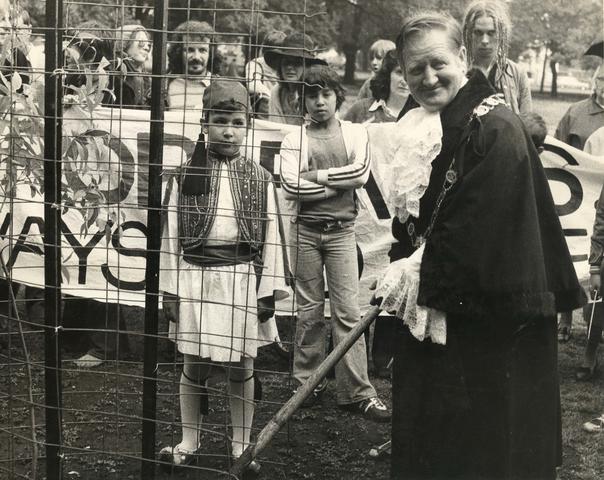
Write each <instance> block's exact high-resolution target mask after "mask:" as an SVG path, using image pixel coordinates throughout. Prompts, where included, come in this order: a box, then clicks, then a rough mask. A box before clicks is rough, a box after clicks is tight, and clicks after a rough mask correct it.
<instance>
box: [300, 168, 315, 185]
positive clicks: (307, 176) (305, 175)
mask: <svg viewBox="0 0 604 480" xmlns="http://www.w3.org/2000/svg"><path fill="white" fill-rule="evenodd" d="M300 178H301V179H303V180H306V181H308V182H314V183H317V170H311V171H310V172H302V173H300Z"/></svg>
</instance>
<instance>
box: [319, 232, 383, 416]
mask: <svg viewBox="0 0 604 480" xmlns="http://www.w3.org/2000/svg"><path fill="white" fill-rule="evenodd" d="M324 258H325V270H326V273H327V284H328V287H329V305H330V308H331V319H332V332H333V340H334V346H335V345H337V344H338V343H340V341H341V340H342V339H343V338H344V337H345V336H346V335H347V334H348V332H350V330H351V329H352V328H353V327H354V326H355V325H356V323H357V322H358V321H359V320H360V318H361V314H360V309H359V299H358V291H359V280H358V265H357V262H356V261H355V260H356V237H355V233H354V227H353V226H350V227H344V228H342V229H339V230H333V231H330V232H328V233H326V234H325V242H324ZM336 381H337V386H338V388H337V398H338V404H340V405H348V404H352V403H357V402H360V401H362V400H365V399H367V398H371V397H375V396H376V392H375V388H373V385H371V383H370V382H369V377H368V375H367V351H366V349H365V340H364V339H363V337H362V336H361V337H360V338H359V339H357V341H356V342H355V343H354V345H353V346H352V347H351V348H350V350H348V352H347V353H346V355H344V357H343V358H342V360H340V362H338V364H337V365H336Z"/></svg>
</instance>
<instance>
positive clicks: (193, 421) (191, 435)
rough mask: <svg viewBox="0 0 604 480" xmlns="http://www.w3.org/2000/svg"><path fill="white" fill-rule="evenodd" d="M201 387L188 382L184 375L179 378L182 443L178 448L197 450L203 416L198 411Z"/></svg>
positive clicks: (202, 390)
mask: <svg viewBox="0 0 604 480" xmlns="http://www.w3.org/2000/svg"><path fill="white" fill-rule="evenodd" d="M203 392H204V389H203V386H200V385H199V383H195V382H192V381H190V380H189V379H188V378H187V377H185V375H184V374H182V375H181V376H180V415H181V421H182V442H181V443H180V446H181V447H182V448H184V449H186V450H197V449H198V448H199V437H200V435H201V426H202V423H203V415H202V414H201V411H200V404H201V399H200V397H201V394H202V393H203Z"/></svg>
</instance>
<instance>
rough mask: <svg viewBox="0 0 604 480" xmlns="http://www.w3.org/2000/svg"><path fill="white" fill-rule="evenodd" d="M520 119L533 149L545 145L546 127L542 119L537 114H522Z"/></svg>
mask: <svg viewBox="0 0 604 480" xmlns="http://www.w3.org/2000/svg"><path fill="white" fill-rule="evenodd" d="M520 118H521V120H522V122H523V123H524V126H525V127H526V130H527V132H528V133H529V135H530V136H531V140H532V141H533V144H534V145H535V148H537V149H538V148H540V147H542V146H543V144H544V143H545V137H547V125H546V124H545V120H544V119H543V117H542V116H541V115H539V114H537V113H534V112H529V113H522V114H521V115H520Z"/></svg>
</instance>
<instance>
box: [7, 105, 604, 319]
mask: <svg viewBox="0 0 604 480" xmlns="http://www.w3.org/2000/svg"><path fill="white" fill-rule="evenodd" d="M94 116H95V118H94V120H93V121H90V120H89V119H88V120H87V119H86V117H85V115H82V112H77V111H74V112H71V115H70V114H69V113H68V114H67V115H66V120H65V128H64V132H66V133H65V135H66V136H65V138H64V142H67V144H66V145H65V148H76V149H80V150H81V149H84V150H86V155H87V156H88V165H95V162H96V165H97V166H98V168H97V169H92V170H90V171H85V170H84V171H83V170H82V169H81V168H79V169H77V171H76V169H75V168H74V166H73V165H71V164H70V163H69V162H64V164H63V176H64V182H65V183H67V184H69V185H70V187H71V189H73V190H74V191H78V190H80V189H82V188H84V186H85V185H89V184H90V182H91V179H93V180H94V181H96V182H97V184H98V185H99V190H100V191H101V192H102V194H103V197H104V198H105V199H106V206H104V207H103V208H100V209H96V210H94V211H90V212H89V226H88V228H87V229H83V224H84V223H85V222H84V219H83V216H82V213H81V212H80V211H78V210H77V209H75V208H69V209H68V210H67V211H64V212H63V215H62V222H61V225H60V230H61V233H62V258H63V262H62V263H63V271H62V274H63V277H62V282H63V283H62V289H63V292H64V293H65V294H70V295H76V296H82V297H88V298H95V299H98V300H102V301H108V302H121V303H124V304H131V305H142V304H143V303H144V290H145V282H144V279H145V262H146V250H145V249H146V221H147V193H148V192H147V183H148V178H149V177H148V166H149V157H150V155H149V126H150V124H149V112H145V111H135V110H121V111H120V110H117V109H102V108H101V109H97V110H95V113H94ZM292 128H295V127H291V126H287V125H281V124H276V123H270V122H266V121H261V120H257V121H256V122H255V123H254V128H253V129H251V130H250V132H249V135H248V144H249V145H252V147H251V149H250V151H249V152H248V154H249V155H251V156H252V157H253V158H254V159H257V161H259V162H260V164H261V165H263V166H264V167H265V168H267V170H269V171H270V172H271V173H273V175H274V177H275V180H276V182H277V184H278V183H279V147H280V144H281V140H282V139H283V137H284V135H285V134H286V133H287V132H289V131H291V129H292ZM199 131H200V124H199V114H198V113H194V112H191V113H188V112H166V115H165V145H164V167H165V169H168V170H169V169H170V168H174V167H178V166H180V165H181V164H182V163H183V162H184V161H186V159H187V157H188V156H189V155H190V154H191V152H192V151H193V148H194V146H195V142H196V140H197V138H198V135H199ZM370 141H371V143H372V151H373V152H374V159H375V161H376V162H379V158H380V148H381V146H382V145H384V144H385V143H386V142H384V141H383V140H381V139H380V128H379V125H373V126H371V127H370ZM546 147H547V150H546V152H544V153H543V154H542V161H543V164H544V166H545V168H546V173H547V176H548V178H549V180H550V185H551V187H552V192H553V195H554V201H555V203H556V207H557V209H558V213H559V215H560V219H561V221H562V226H563V228H564V229H565V233H566V235H567V239H568V243H569V247H570V250H571V254H572V255H573V260H574V261H575V265H576V267H577V272H578V274H579V276H580V277H585V276H586V275H587V270H588V266H587V261H586V260H587V255H588V253H589V236H590V235H591V231H592V226H593V220H594V217H595V210H594V203H595V201H596V200H597V199H598V197H599V194H600V190H601V187H602V183H603V182H604V158H597V157H593V156H590V155H587V154H585V153H583V152H581V151H578V150H576V149H573V148H572V147H569V146H567V145H565V144H563V143H561V142H558V141H556V140H554V139H552V138H550V137H548V139H547V145H546ZM80 154H81V155H82V153H81V152H80ZM91 157H94V158H93V161H92V160H91ZM378 172H379V168H374V169H373V173H372V175H371V177H370V179H369V181H368V182H367V184H366V185H365V187H364V188H363V189H361V190H360V191H359V199H360V203H361V206H362V208H361V211H360V212H359V217H358V220H357V241H358V245H359V255H360V260H361V263H362V277H361V287H360V290H359V292H360V295H359V297H360V298H359V301H360V303H361V305H362V306H363V309H365V308H366V306H367V303H368V300H369V297H370V292H369V289H368V287H369V285H371V283H372V282H373V280H374V279H376V278H377V277H378V276H379V275H381V274H382V273H383V271H384V269H385V268H386V266H387V264H388V255H387V253H388V250H389V249H390V247H391V244H392V243H393V242H394V241H395V240H394V238H393V237H392V235H391V231H390V229H391V222H392V215H391V212H389V210H388V208H387V206H386V204H385V202H384V199H383V196H382V194H381V191H380V182H381V179H380V177H379V173H378ZM283 207H284V208H283V213H284V214H285V215H286V218H285V221H284V224H285V225H290V222H289V220H290V217H289V215H291V213H292V212H291V210H289V209H287V203H286V202H283ZM107 219H110V220H111V223H110V225H111V226H110V227H109V228H105V222H106V220H107ZM43 229H44V208H43V198H42V197H41V196H40V195H37V194H34V195H33V196H32V192H31V190H30V187H29V185H27V184H23V185H21V186H20V187H19V188H18V189H17V195H16V196H15V197H14V198H13V200H12V201H7V202H5V203H4V207H3V209H2V210H1V211H0V247H1V248H2V255H3V258H4V260H5V262H6V263H7V265H8V266H9V267H11V268H12V276H13V279H14V280H15V281H17V282H20V283H25V284H29V285H33V286H38V287H43V285H44V280H43V279H44V268H43V256H42V253H43V242H42V236H41V234H42V232H43ZM281 310H282V311H287V312H291V311H292V307H291V304H288V305H283V306H281Z"/></svg>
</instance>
